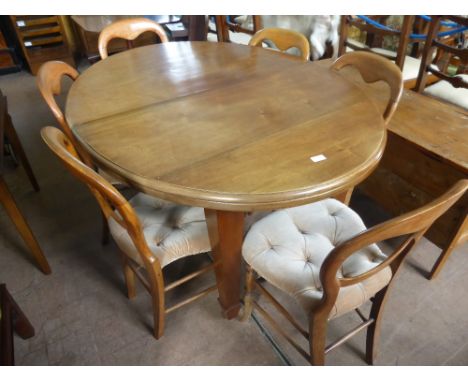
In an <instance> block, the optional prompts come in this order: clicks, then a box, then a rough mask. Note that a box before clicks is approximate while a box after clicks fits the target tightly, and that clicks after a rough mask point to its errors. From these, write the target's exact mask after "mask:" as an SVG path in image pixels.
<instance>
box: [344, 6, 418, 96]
mask: <svg viewBox="0 0 468 382" xmlns="http://www.w3.org/2000/svg"><path fill="white" fill-rule="evenodd" d="M386 18H388V17H377V16H374V17H369V16H354V15H345V16H341V23H340V42H339V48H338V56H341V55H343V54H345V53H346V52H350V51H369V52H372V53H375V54H378V55H380V56H382V57H385V58H387V59H389V60H391V61H394V62H395V64H396V65H397V66H398V67H399V68H400V69H401V71H402V73H403V80H404V81H405V87H407V88H412V87H414V85H415V83H416V78H417V76H418V70H419V66H420V63H421V61H420V59H419V58H417V57H412V56H410V55H408V54H407V52H408V46H410V45H411V44H415V43H416V44H419V43H420V42H422V41H424V37H423V36H421V35H419V34H413V33H412V31H413V25H414V23H415V16H414V15H407V16H403V21H402V25H401V28H399V29H394V28H391V27H388V26H386V25H385V24H384V23H382V24H381V21H382V22H383V19H386ZM351 28H357V29H358V30H359V31H360V33H363V34H364V33H365V34H366V42H365V43H362V42H360V41H358V40H356V39H353V38H351V37H350V34H351V33H350V30H351ZM385 38H389V39H394V40H396V42H397V47H396V52H394V51H392V50H390V49H387V48H384V47H382V41H383V40H384V39H385Z"/></svg>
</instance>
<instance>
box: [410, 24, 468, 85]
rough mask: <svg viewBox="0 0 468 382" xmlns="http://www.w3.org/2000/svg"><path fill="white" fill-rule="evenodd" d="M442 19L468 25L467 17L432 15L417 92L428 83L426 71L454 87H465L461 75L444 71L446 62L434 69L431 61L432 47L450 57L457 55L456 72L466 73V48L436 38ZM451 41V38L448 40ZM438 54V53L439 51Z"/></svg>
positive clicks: (467, 65) (467, 56) (467, 53)
mask: <svg viewBox="0 0 468 382" xmlns="http://www.w3.org/2000/svg"><path fill="white" fill-rule="evenodd" d="M442 19H448V20H451V21H454V22H456V23H457V24H459V25H463V26H466V27H468V18H466V17H461V16H433V19H432V21H431V23H430V26H429V32H428V33H427V39H426V43H425V47H424V51H423V55H422V60H421V67H420V68H419V74H418V79H417V82H416V86H415V90H416V91H417V92H419V93H421V92H423V91H424V89H425V87H426V85H427V84H428V80H427V79H428V73H430V74H431V75H433V76H435V77H437V78H438V79H441V80H444V81H447V82H449V83H450V84H451V85H452V86H453V87H455V88H467V89H468V82H466V81H464V80H463V79H462V78H461V77H459V76H457V75H455V76H449V75H447V74H445V73H444V71H445V70H446V69H447V66H448V62H447V63H446V64H445V65H443V68H441V69H439V70H438V69H436V68H435V67H434V66H433V65H431V63H432V57H433V53H434V49H437V50H438V53H439V52H445V53H448V54H449V55H451V56H452V57H454V56H455V57H458V58H459V60H460V65H459V67H458V70H457V74H462V73H468V48H459V47H456V46H451V45H447V42H448V41H447V40H443V41H441V40H440V39H438V38H437V34H438V33H439V32H440V29H441V21H442ZM450 42H452V40H450ZM439 55H440V53H439Z"/></svg>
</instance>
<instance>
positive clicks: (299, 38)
mask: <svg viewBox="0 0 468 382" xmlns="http://www.w3.org/2000/svg"><path fill="white" fill-rule="evenodd" d="M264 41H271V42H272V43H273V44H275V46H276V47H277V48H278V49H279V50H280V51H281V52H285V51H286V50H288V49H290V48H297V49H299V50H300V51H301V58H302V59H303V60H304V61H309V58H310V44H309V41H308V40H307V38H305V36H304V35H302V34H301V33H299V32H296V31H293V30H289V29H283V28H265V29H262V30H260V31H258V32H257V33H255V34H254V35H253V37H252V38H251V39H250V41H249V45H250V46H260V47H261V46H262V42H264Z"/></svg>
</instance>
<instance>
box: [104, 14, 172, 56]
mask: <svg viewBox="0 0 468 382" xmlns="http://www.w3.org/2000/svg"><path fill="white" fill-rule="evenodd" d="M144 32H153V33H155V34H156V35H157V36H158V37H159V39H160V40H161V42H162V43H164V42H168V41H169V39H168V37H167V35H166V32H165V31H164V28H163V27H162V26H161V25H159V24H158V23H157V22H155V21H153V20H150V19H147V18H144V17H137V18H131V19H124V20H119V21H116V22H114V23H112V24H110V25H108V26H107V27H105V28H104V29H103V30H102V31H101V33H100V34H99V39H98V50H99V54H100V56H101V59H103V60H104V59H106V58H107V56H108V52H107V45H108V44H109V42H110V41H111V40H112V39H114V38H122V39H125V40H127V47H128V48H129V49H131V48H133V42H132V40H135V39H136V38H137V37H138V36H139V35H141V34H142V33H144Z"/></svg>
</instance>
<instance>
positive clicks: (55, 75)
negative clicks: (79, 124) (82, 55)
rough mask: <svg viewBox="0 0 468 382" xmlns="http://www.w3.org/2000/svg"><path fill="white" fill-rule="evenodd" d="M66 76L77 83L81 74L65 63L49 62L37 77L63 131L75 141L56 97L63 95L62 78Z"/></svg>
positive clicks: (40, 87)
mask: <svg viewBox="0 0 468 382" xmlns="http://www.w3.org/2000/svg"><path fill="white" fill-rule="evenodd" d="M64 76H66V77H69V78H71V79H72V80H73V81H75V80H76V79H77V78H78V76H79V73H78V71H77V70H76V69H75V68H73V67H71V66H70V65H68V64H66V63H65V62H62V61H48V62H46V63H44V64H43V65H41V67H40V68H39V71H38V72H37V77H36V84H37V87H38V88H39V91H40V92H41V94H42V97H43V98H44V100H45V101H46V103H47V105H48V106H49V108H50V110H51V111H52V113H53V114H54V116H55V118H56V119H57V121H58V123H59V124H60V127H61V128H62V130H63V131H64V132H65V134H66V135H67V136H68V137H69V138H70V139H73V138H71V137H72V136H73V135H72V133H71V130H70V127H69V126H68V123H67V122H66V120H65V116H64V115H63V112H62V110H61V109H60V107H59V106H58V104H57V102H56V101H55V96H58V95H60V94H61V93H62V78H63V77H64Z"/></svg>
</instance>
